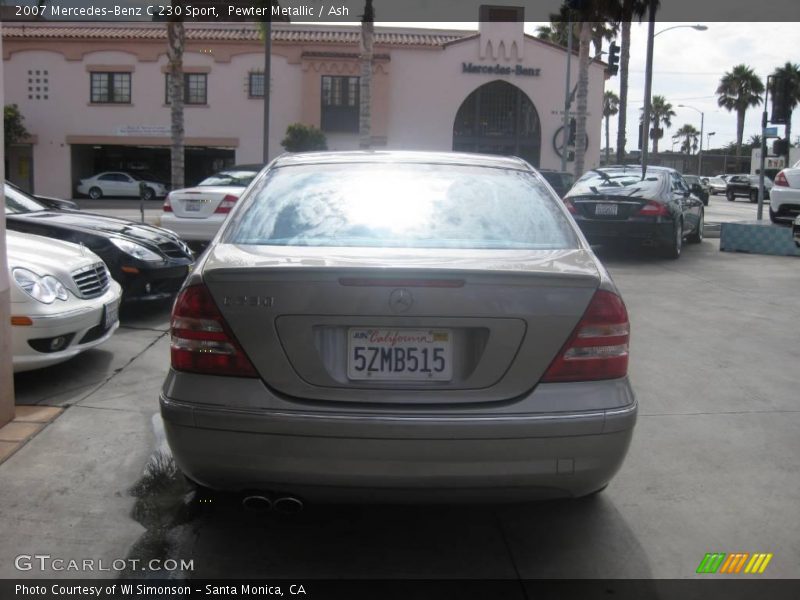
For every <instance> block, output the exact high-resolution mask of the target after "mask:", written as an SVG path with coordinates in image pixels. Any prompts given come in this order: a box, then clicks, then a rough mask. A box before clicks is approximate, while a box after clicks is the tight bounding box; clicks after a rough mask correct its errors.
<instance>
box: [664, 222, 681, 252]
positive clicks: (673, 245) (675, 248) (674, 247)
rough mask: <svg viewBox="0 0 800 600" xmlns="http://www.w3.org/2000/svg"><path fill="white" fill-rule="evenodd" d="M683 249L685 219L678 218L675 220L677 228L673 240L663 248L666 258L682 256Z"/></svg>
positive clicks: (674, 230) (673, 233)
mask: <svg viewBox="0 0 800 600" xmlns="http://www.w3.org/2000/svg"><path fill="white" fill-rule="evenodd" d="M682 249H683V221H681V220H680V219H678V220H677V221H675V228H674V229H673V232H672V241H671V242H669V243H668V244H667V245H666V246H664V249H663V255H664V257H665V258H672V259H677V258H680V257H681V250H682Z"/></svg>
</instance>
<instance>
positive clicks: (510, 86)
mask: <svg viewBox="0 0 800 600" xmlns="http://www.w3.org/2000/svg"><path fill="white" fill-rule="evenodd" d="M165 27H166V26H165V24H163V23H110V24H106V23H97V22H95V23H86V24H79V23H52V22H51V23H26V24H20V23H5V24H3V27H2V35H3V46H2V48H3V61H4V84H5V85H4V89H5V98H4V102H5V103H6V104H12V103H13V104H17V105H19V107H20V110H21V111H22V113H23V115H24V116H25V124H26V126H27V128H28V130H29V132H30V134H31V137H30V139H29V140H27V142H28V143H26V144H21V145H18V146H15V147H14V148H12V149H11V151H10V153H9V154H10V156H8V157H7V161H8V162H7V165H8V170H7V173H8V177H9V178H10V179H12V180H13V181H15V182H17V183H19V184H21V185H23V186H25V187H30V188H33V189H34V190H35V191H36V192H37V193H42V194H53V195H60V196H70V195H72V193H73V189H74V183H75V182H76V181H77V179H79V178H80V177H85V176H88V175H90V174H93V173H94V172H97V171H100V170H105V169H127V170H136V169H139V170H144V171H150V172H152V173H155V174H160V175H163V176H165V177H166V176H167V175H168V173H169V143H170V138H169V133H170V121H169V119H170V111H169V105H168V103H167V98H166V70H167V56H166V52H167V45H166V29H165ZM186 31H187V48H186V53H185V56H184V71H185V73H186V78H187V79H186V83H187V86H186V87H187V92H186V93H187V96H186V98H185V101H186V109H185V121H186V145H187V181H188V182H189V183H191V182H193V181H196V180H197V179H199V178H200V177H202V176H204V175H205V174H207V173H208V172H210V171H213V170H215V169H217V168H219V167H221V166H223V165H228V164H232V163H255V162H260V161H261V157H262V137H261V131H262V110H263V86H264V78H263V64H264V62H263V61H264V56H263V42H262V41H261V38H260V31H259V29H258V27H257V25H255V24H249V23H213V24H208V23H203V24H201V23H198V24H187V26H186ZM272 37H273V46H272V61H271V69H272V76H271V81H270V91H271V103H272V104H271V119H270V126H271V136H270V142H269V143H270V154H271V156H276V155H277V154H279V153H281V152H282V151H283V149H282V147H281V145H280V141H281V139H282V138H283V136H284V134H285V131H286V128H287V126H288V125H289V124H290V123H294V122H303V123H307V124H311V125H315V126H317V127H320V128H322V129H323V131H324V132H325V133H326V135H327V139H328V146H329V148H330V149H351V148H356V147H357V146H358V134H357V126H358V120H357V114H358V102H359V98H358V76H359V72H360V69H359V62H358V52H359V29H358V27H349V26H338V25H319V26H310V25H294V24H288V23H284V24H276V25H275V26H274V30H273V34H272ZM577 63H578V61H577V56H576V57H575V60H573V61H572V65H573V75H572V81H573V82H575V81H577V68H578V64H577ZM604 67H605V65H604V64H603V63H600V62H593V63H592V64H591V66H590V69H589V78H590V81H589V107H590V108H589V116H588V123H587V131H588V132H589V146H588V150H587V161H586V165H587V168H588V167H591V166H594V165H597V164H598V162H599V159H600V131H601V118H602V114H601V113H602V110H601V107H602V96H603V89H604V81H605V69H604ZM565 70H566V51H565V50H564V49H562V48H559V47H557V46H554V45H551V44H549V43H546V42H543V41H541V40H538V39H536V38H534V37H531V36H529V35H526V34H525V33H524V32H523V23H519V22H517V23H512V22H505V23H494V22H485V23H481V24H480V30H479V31H452V30H431V29H422V28H415V29H398V28H392V27H380V26H378V27H376V37H375V61H374V68H373V72H374V92H373V106H372V134H373V145H374V147H375V148H389V149H420V150H451V149H457V150H467V151H482V152H499V153H507V154H517V155H519V156H522V157H524V158H526V159H527V160H529V161H530V162H531V163H532V164H534V165H535V166H538V167H541V168H549V169H558V168H560V155H559V153H558V151H557V150H556V143H555V142H556V140H558V139H560V135H561V133H560V128H561V125H562V114H563V113H562V111H563V103H564V74H565Z"/></svg>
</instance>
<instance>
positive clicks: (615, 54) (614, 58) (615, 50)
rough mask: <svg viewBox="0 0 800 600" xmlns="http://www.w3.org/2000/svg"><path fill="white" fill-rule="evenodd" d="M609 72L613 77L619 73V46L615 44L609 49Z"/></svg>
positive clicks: (612, 43)
mask: <svg viewBox="0 0 800 600" xmlns="http://www.w3.org/2000/svg"><path fill="white" fill-rule="evenodd" d="M608 72H609V74H610V75H611V76H612V77H613V76H614V75H616V74H617V73H618V72H619V46H617V45H616V44H615V43H614V42H611V46H609V47H608Z"/></svg>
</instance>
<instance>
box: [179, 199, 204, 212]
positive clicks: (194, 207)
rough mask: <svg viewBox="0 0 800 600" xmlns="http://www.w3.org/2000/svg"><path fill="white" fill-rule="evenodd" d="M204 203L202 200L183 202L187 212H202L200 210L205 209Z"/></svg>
mask: <svg viewBox="0 0 800 600" xmlns="http://www.w3.org/2000/svg"><path fill="white" fill-rule="evenodd" d="M203 204H204V202H203V201H202V200H199V199H197V200H195V199H190V200H184V201H183V209H184V210H185V211H186V212H200V209H201V208H202V207H203Z"/></svg>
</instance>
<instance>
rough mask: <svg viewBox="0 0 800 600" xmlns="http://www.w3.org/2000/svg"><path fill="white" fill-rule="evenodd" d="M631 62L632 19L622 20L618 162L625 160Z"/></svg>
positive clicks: (621, 162)
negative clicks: (629, 67) (629, 68)
mask: <svg viewBox="0 0 800 600" xmlns="http://www.w3.org/2000/svg"><path fill="white" fill-rule="evenodd" d="M630 62H631V20H630V16H626V17H625V20H624V21H623V22H622V43H621V46H620V56H619V117H618V118H617V127H618V129H617V164H619V165H621V164H624V162H625V144H626V143H627V139H626V137H625V128H626V127H627V123H626V120H627V118H628V66H629V64H630Z"/></svg>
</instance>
